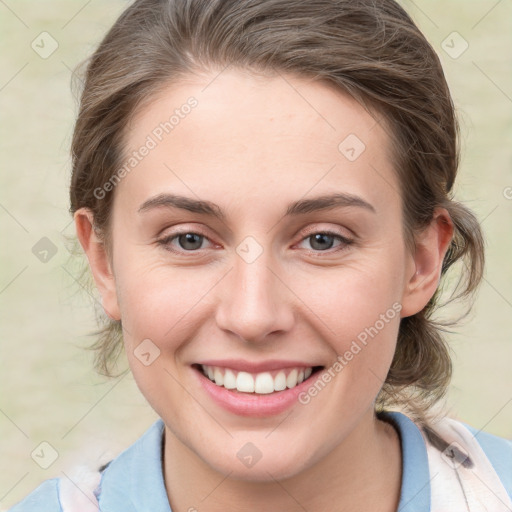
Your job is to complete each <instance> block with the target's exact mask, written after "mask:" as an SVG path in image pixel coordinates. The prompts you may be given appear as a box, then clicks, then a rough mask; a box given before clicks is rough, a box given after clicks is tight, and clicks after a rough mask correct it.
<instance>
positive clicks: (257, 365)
mask: <svg viewBox="0 0 512 512" xmlns="http://www.w3.org/2000/svg"><path fill="white" fill-rule="evenodd" d="M196 364H199V365H205V366H218V367H221V368H230V369H232V370H237V371H242V372H248V373H261V372H270V371H272V370H281V369H284V368H313V367H315V366H320V365H315V364H311V363H304V362H303V361H291V360H284V359H269V360H267V361H260V362H251V361H246V360H244V359H208V360H204V361H199V362H197V363H196Z"/></svg>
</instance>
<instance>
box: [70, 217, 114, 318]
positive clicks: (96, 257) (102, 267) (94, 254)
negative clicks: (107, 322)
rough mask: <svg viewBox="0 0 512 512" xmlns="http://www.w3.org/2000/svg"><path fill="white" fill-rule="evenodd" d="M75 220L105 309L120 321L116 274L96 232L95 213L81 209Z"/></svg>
mask: <svg viewBox="0 0 512 512" xmlns="http://www.w3.org/2000/svg"><path fill="white" fill-rule="evenodd" d="M74 219H75V228H76V234H77V236H78V240H79V241H80V245H81V246H82V248H83V250H84V252H85V254H86V256H87V259H88V261H89V266H90V267H91V271H92V275H93V278H94V282H95V284H96V287H97V288H98V290H99V292H100V295H101V298H102V301H101V304H102V306H103V309H104V310H105V313H106V314H107V315H108V316H109V317H110V318H111V319H112V320H120V319H121V314H120V311H119V305H118V301H117V293H116V287H115V280H114V274H113V272H112V268H111V264H110V261H109V258H108V254H107V252H106V250H105V244H104V243H103V241H102V240H101V239H100V238H99V237H98V235H97V234H96V232H95V230H94V227H93V226H94V216H93V213H92V212H91V210H89V209H88V208H80V209H79V210H77V211H76V212H75V215H74Z"/></svg>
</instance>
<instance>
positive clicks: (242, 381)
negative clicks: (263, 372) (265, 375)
mask: <svg viewBox="0 0 512 512" xmlns="http://www.w3.org/2000/svg"><path fill="white" fill-rule="evenodd" d="M236 389H237V390H238V391H243V392H245V393H254V378H253V376H252V375H251V374H250V373H247V372H239V373H238V375H237V376H236Z"/></svg>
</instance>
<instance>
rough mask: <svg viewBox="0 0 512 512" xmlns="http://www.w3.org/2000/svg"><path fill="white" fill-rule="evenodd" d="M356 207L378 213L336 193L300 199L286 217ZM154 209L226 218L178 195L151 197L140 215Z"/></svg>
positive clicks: (208, 206) (356, 199)
mask: <svg viewBox="0 0 512 512" xmlns="http://www.w3.org/2000/svg"><path fill="white" fill-rule="evenodd" d="M354 206H355V207H358V208H363V209H366V210H368V211H370V212H373V213H377V212H376V210H375V208H374V207H373V206H372V205H371V204H370V203H368V202H367V201H365V200H364V199H363V198H361V197H359V196H355V195H352V194H345V193H336V194H329V195H322V196H318V197H313V198H311V199H300V200H299V201H296V202H294V203H291V204H290V205H288V208H287V209H286V213H285V217H288V216H295V215H303V214H306V213H312V212H316V211H321V210H332V209H335V208H348V207H354ZM154 208H179V209H181V210H186V211H189V212H193V213H202V214H204V215H209V216H211V217H216V218H218V219H220V220H222V221H224V220H225V218H226V216H225V214H224V212H223V211H222V209H221V208H220V206H219V205H217V204H215V203H212V202H211V201H204V200H199V199H192V198H190V197H186V196H180V195H176V194H158V195H157V196H154V197H151V198H149V199H148V200H147V201H144V203H143V204H142V205H141V206H140V208H139V210H138V211H139V213H143V212H146V211H148V210H152V209H154Z"/></svg>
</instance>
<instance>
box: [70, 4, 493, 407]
mask: <svg viewBox="0 0 512 512" xmlns="http://www.w3.org/2000/svg"><path fill="white" fill-rule="evenodd" d="M228 65H231V66H235V67H238V68H243V69H249V70H253V71H254V72H264V73H269V74H271V73H276V72H288V73H293V74H295V75H297V76H303V77H308V78H313V79H315V80H320V81H323V82H325V83H329V84H331V85H334V86H335V87H337V88H339V89H341V90H343V91H345V92H348V93H349V94H351V95H352V96H353V97H354V98H355V99H357V100H358V101H359V102H360V103H361V104H362V105H365V106H366V108H368V109H371V110H372V111H373V112H374V113H377V114H379V115H380V116H381V117H382V118H383V120H384V124H385V126H384V125H383V126H384V127H385V128H387V130H388V132H389V135H390V137H391V139H392V142H393V145H394V157H395V167H396V171H397V173H398V176H399V182H400V184H401V191H400V192H401V197H402V200H403V217H404V235H405V239H406V241H407V243H408V246H409V247H410V248H411V250H413V248H414V234H415V233H418V232H419V231H421V229H422V228H424V227H425V226H426V225H428V223H429V222H430V221H431V219H432V215H433V211H434V208H435V207H436V206H442V207H444V208H446V209H447V210H448V212H449V214H450V216H451V218H452V221H453V223H454V226H455V235H454V238H453V240H452V242H451V245H450V247H449V249H448V252H447V254H446V257H445V259H444V262H443V267H442V275H443V276H444V275H445V273H446V271H447V270H448V269H449V268H450V267H451V266H452V265H453V264H454V263H455V262H457V261H459V260H460V261H461V262H462V263H463V266H462V267H461V273H460V280H459V286H457V287H456V290H459V293H457V294H456V295H455V290H454V291H453V293H452V298H451V300H453V299H455V298H469V297H470V296H471V295H473V292H475V290H476V288H477V286H478V284H479V283H480V281H481V277H482V272H483V265H484V247H483V246H484V242H483V238H482V233H481V229H480V226H479V223H478V221H477V220H476V218H475V216H474V215H473V214H472V213H471V212H470V211H469V210H468V209H467V208H466V207H465V206H463V205H462V204H460V203H457V202H455V201H454V200H453V198H452V188H453V184H454V180H455V176H456V173H457V168H458V151H459V150H458V124H457V120H456V117H455V112H454V106H453V103H452V100H451V96H450V93H449V89H448V86H447V83H446V80H445V77H444V74H443V71H442V68H441V64H440V61H439V58H438V56H437V55H436V53H435V51H434V50H433V49H432V47H431V46H430V44H429V43H428V42H427V40H426V39H425V37H424V36H423V34H422V33H421V32H420V30H419V29H418V28H417V27H416V25H415V24H414V22H413V21H412V20H411V18H410V17H409V16H408V15H407V13H406V12H405V11H404V10H403V9H402V8H401V7H400V6H399V5H398V4H397V3H396V2H394V1H393V0H314V1H307V2H305V1H303V0H246V1H243V2H241V1H239V0H209V1H207V2H206V1H204V0H137V1H135V2H134V3H133V4H132V5H131V6H129V7H128V8H127V9H126V10H125V11H124V12H123V13H122V15H121V16H120V18H119V19H118V20H117V21H116V22H115V24H114V25H113V27H112V28H111V29H110V31H109V32H108V34H107V35H106V36H105V38H104V39H103V41H102V42H101V44H100V45H99V47H98V49H97V50H96V52H95V53H94V54H93V55H92V57H91V58H90V60H89V62H88V64H87V69H86V73H85V80H84V84H83V92H82V95H81V102H80V112H79V115H78V119H77V121H76V126H75V130H74V136H73V142H72V153H73V171H72V181H71V190H70V195H71V208H70V211H71V213H74V212H75V211H76V210H77V209H78V208H81V207H87V208H90V209H91V210H92V212H93V214H94V219H95V227H96V228H97V230H98V232H99V233H103V234H104V236H105V243H106V245H107V249H108V224H109V218H110V213H111V205H112V197H113V192H108V193H107V194H105V197H101V198H98V197H96V195H97V194H95V190H97V189H98V188H99V187H102V186H103V184H104V183H106V182H107V181H109V179H111V177H112V176H113V175H114V174H115V172H116V170H118V169H119V167H120V166H121V164H122V156H123V136H124V128H125V127H126V125H127V124H128V121H129V119H130V118H131V117H132V116H133V115H134V113H135V111H136V109H138V108H140V106H141V104H143V103H144V102H145V101H147V100H148V99H150V98H153V97H154V95H155V94H156V93H157V92H158V91H159V90H161V89H162V88H163V87H167V86H168V85H169V84H170V83H173V82H176V81H179V80H180V78H182V77H185V76H187V75H190V74H191V73H194V72H200V71H202V70H208V69H213V68H215V69H219V70H221V69H223V68H225V67H226V66H228ZM440 294H441V288H438V290H437V291H436V293H435V294H434V296H433V297H432V299H431V300H430V301H429V303H428V304H427V306H426V307H425V308H424V309H423V310H422V311H421V312H419V313H417V314H416V315H413V316H410V317H408V318H404V319H402V320H401V324H400V329H399V334H398V344H397V349H396V353H395V356H394V360H393V362H392V365H391V368H390V370H389V374H388V376H387V379H386V382H385V383H384V385H383V388H382V390H381V392H380V394H379V397H378V400H377V406H378V408H385V407H391V406H393V405H397V404H401V405H406V406H408V407H409V410H412V411H413V412H416V413H417V414H418V415H419V417H421V416H422V414H423V413H424V412H425V411H427V410H428V409H429V407H430V406H431V405H432V404H434V403H435V402H436V401H437V400H438V399H439V398H441V397H442V396H443V395H444V394H445V392H446V389H447V386H448V383H449V381H450V378H451V358H450V355H449V352H448V347H447V344H446V342H445V340H444V338H443V335H442V333H443V330H444V329H446V327H447V326H448V325H449V323H448V322H445V323H440V322H435V321H434V319H433V318H432V315H433V313H434V311H435V310H436V309H437V308H438V307H439V305H440V304H439V299H440ZM105 321H106V323H105V325H104V328H103V329H101V330H100V331H98V333H96V334H99V337H98V338H97V340H96V342H95V344H94V345H93V346H92V348H94V349H95V350H97V353H96V360H95V366H96V368H97V370H98V371H99V372H100V373H103V374H105V375H111V371H112V368H113V364H114V361H115V359H116V356H117V354H118V353H119V352H120V350H121V348H120V347H121V346H122V345H121V334H122V333H121V328H120V322H114V321H111V320H105ZM452 323H453V322H452Z"/></svg>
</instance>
